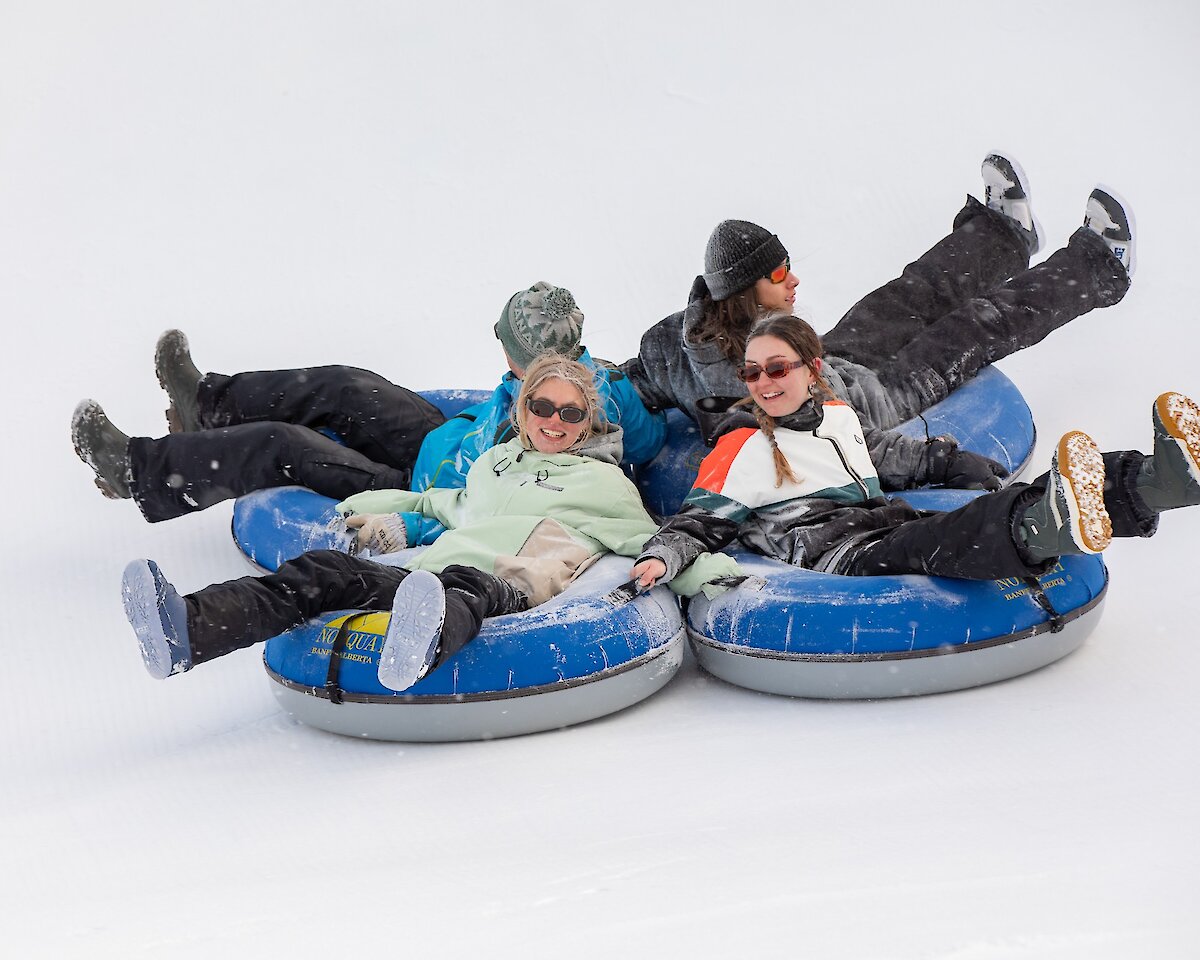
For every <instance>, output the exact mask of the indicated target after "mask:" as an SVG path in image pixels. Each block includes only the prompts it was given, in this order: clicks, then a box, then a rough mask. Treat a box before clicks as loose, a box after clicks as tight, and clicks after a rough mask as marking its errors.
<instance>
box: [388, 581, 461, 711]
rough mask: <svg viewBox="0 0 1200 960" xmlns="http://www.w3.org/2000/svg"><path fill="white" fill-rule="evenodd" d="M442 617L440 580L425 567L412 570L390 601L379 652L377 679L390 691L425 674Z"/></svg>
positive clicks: (409, 684) (407, 684) (411, 683)
mask: <svg viewBox="0 0 1200 960" xmlns="http://www.w3.org/2000/svg"><path fill="white" fill-rule="evenodd" d="M445 620H446V592H445V590H444V589H443V588H442V583H441V581H440V580H438V578H437V577H435V576H434V575H433V574H432V573H430V572H428V571H427V570H414V571H413V572H412V573H410V574H409V575H408V576H407V577H405V578H404V580H403V582H401V584H400V586H399V587H398V588H397V590H396V598H395V599H394V600H393V601H392V616H391V619H390V620H389V621H388V626H387V633H386V634H385V635H384V639H383V649H382V650H381V651H380V653H379V682H380V683H382V684H383V685H384V686H385V687H387V688H388V689H389V690H397V691H399V690H407V689H408V688H409V687H411V686H412V685H413V684H414V683H416V682H417V681H418V680H420V679H421V678H422V677H423V676H425V674H426V672H427V671H428V670H429V665H430V663H431V661H432V653H433V651H434V650H435V649H436V646H437V641H438V640H439V639H440V638H441V633H442V624H443V623H444V622H445Z"/></svg>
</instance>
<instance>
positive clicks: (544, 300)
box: [496, 280, 583, 370]
mask: <svg viewBox="0 0 1200 960" xmlns="http://www.w3.org/2000/svg"><path fill="white" fill-rule="evenodd" d="M582 335H583V312H582V311H581V310H580V309H579V307H577V306H576V305H575V298H574V297H573V296H571V291H570V290H568V289H567V288H566V287H556V286H554V284H552V283H546V281H545V280H539V281H538V282H537V283H535V284H534V285H533V286H532V287H530V288H529V289H528V290H518V291H517V292H516V293H514V294H513V295H512V296H511V297H510V298H509V300H508V303H506V304H505V305H504V310H503V311H502V312H501V314H500V320H499V322H498V323H497V324H496V338H497V339H498V340H499V341H500V343H501V344H503V346H504V352H505V353H507V354H508V357H509V359H510V360H512V362H513V363H514V364H516V365H517V366H518V367H520V368H521V369H522V370H525V369H527V368H528V367H529V365H530V364H531V363H533V361H534V358H535V357H537V355H538V354H540V353H545V352H546V351H549V350H553V351H554V352H555V353H561V354H563V355H564V356H567V357H570V358H571V359H572V360H575V359H578V357H579V355H580V354H581V353H583V347H582V346H580V344H579V338H580V337H581V336H582Z"/></svg>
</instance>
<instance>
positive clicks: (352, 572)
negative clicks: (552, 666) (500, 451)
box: [183, 550, 525, 664]
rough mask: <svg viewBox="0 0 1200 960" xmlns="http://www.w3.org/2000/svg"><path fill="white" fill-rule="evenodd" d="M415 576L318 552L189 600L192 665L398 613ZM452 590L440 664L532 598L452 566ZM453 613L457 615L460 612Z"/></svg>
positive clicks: (447, 576) (448, 575) (446, 576)
mask: <svg viewBox="0 0 1200 960" xmlns="http://www.w3.org/2000/svg"><path fill="white" fill-rule="evenodd" d="M408 574H409V571H408V570H405V569H404V568H402V567H389V566H385V565H384V564H382V563H375V562H373V561H371V560H363V559H360V558H358V557H351V556H348V555H347V554H344V553H340V552H338V551H336V550H314V551H313V552H311V553H306V554H303V555H302V556H300V557H297V558H296V559H295V560H289V561H288V562H287V563H284V564H282V565H281V566H280V567H279V569H278V570H277V571H276V572H275V573H272V574H268V575H267V576H265V577H242V578H241V579H239V580H230V581H229V582H228V583H218V584H214V585H213V586H211V587H205V588H204V589H203V590H200V591H198V592H196V593H192V594H188V595H187V596H185V597H184V598H183V600H184V603H185V604H186V605H187V612H188V617H187V619H188V638H189V640H190V642H191V647H192V663H193V664H196V663H203V662H204V661H206V660H213V659H215V658H217V657H221V656H224V655H225V654H227V653H231V652H233V651H234V650H240V649H242V648H243V647H249V646H252V645H253V644H256V643H260V642H262V641H264V640H268V639H270V638H271V637H273V636H276V635H277V634H280V633H283V632H284V631H285V630H289V629H291V628H292V627H295V626H297V625H298V624H301V623H303V622H304V621H305V620H308V619H311V618H312V617H315V616H318V615H320V614H322V613H329V612H332V611H336V610H351V609H362V610H390V609H391V606H392V601H393V600H394V599H395V596H396V589H397V587H399V586H400V584H401V583H402V582H403V580H404V578H405V577H407V576H408ZM437 577H438V579H439V580H441V581H442V584H443V586H444V587H445V588H446V590H447V594H446V602H447V611H446V623H447V626H450V625H451V624H453V628H452V629H443V631H442V650H441V652H440V653H439V656H438V662H439V663H440V662H441V661H442V660H444V659H447V658H449V657H450V656H452V655H453V654H455V653H457V652H458V651H459V650H460V649H462V647H463V646H465V645H466V644H467V643H468V642H469V641H470V640H471V639H472V638H474V637H475V635H476V634H478V633H479V629H480V627H481V626H482V623H483V620H484V618H485V617H498V616H501V615H503V614H507V613H517V612H519V611H520V610H523V609H525V607H524V599H525V598H524V596H523V595H522V594H520V593H519V592H517V591H516V590H514V589H513V588H512V587H511V586H509V585H508V584H507V583H506V582H505V581H503V580H501V579H500V578H499V577H494V576H492V575H491V574H489V573H484V572H483V571H482V570H477V569H475V568H474V567H466V566H460V565H457V564H452V565H450V566H448V567H446V569H445V570H443V571H442V572H441V573H439V574H437ZM452 608H453V609H452Z"/></svg>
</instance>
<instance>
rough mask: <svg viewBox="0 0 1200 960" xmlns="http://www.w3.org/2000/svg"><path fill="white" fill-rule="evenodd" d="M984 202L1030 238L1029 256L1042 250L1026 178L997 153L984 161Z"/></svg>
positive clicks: (1011, 159) (1011, 161) (1002, 155)
mask: <svg viewBox="0 0 1200 960" xmlns="http://www.w3.org/2000/svg"><path fill="white" fill-rule="evenodd" d="M981 172H982V174H983V202H984V204H986V205H987V207H988V208H989V209H991V210H995V211H996V212H997V213H1002V214H1004V215H1005V216H1006V217H1010V218H1012V219H1013V220H1016V221H1017V223H1018V224H1020V226H1021V229H1022V230H1024V231H1025V232H1026V234H1028V235H1029V236H1030V238H1031V242H1030V246H1029V255H1030V256H1033V255H1034V254H1035V253H1037V252H1038V251H1039V250H1040V249H1041V248H1042V233H1041V224H1039V223H1038V222H1037V218H1036V217H1035V216H1034V215H1033V207H1032V206H1031V203H1032V198H1031V197H1030V195H1029V178H1028V177H1027V176H1025V171H1024V170H1022V169H1021V165H1020V164H1019V163H1017V161H1016V160H1014V159H1013V158H1012V157H1009V156H1006V155H1005V154H1003V153H1001V152H1000V151H999V150H993V151H992V152H991V153H989V154H988V155H987V156H986V157H984V158H983V167H982V170H981Z"/></svg>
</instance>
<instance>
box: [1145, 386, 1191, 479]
mask: <svg viewBox="0 0 1200 960" xmlns="http://www.w3.org/2000/svg"><path fill="white" fill-rule="evenodd" d="M1154 408H1155V412H1156V413H1157V415H1158V419H1159V421H1160V422H1161V423H1162V425H1163V429H1164V430H1165V431H1166V432H1167V436H1169V437H1170V438H1171V439H1172V440H1174V441H1175V442H1176V443H1177V444H1179V449H1180V451H1181V452H1182V453H1183V455H1184V457H1185V458H1186V459H1187V462H1188V470H1189V471H1190V472H1191V475H1192V482H1193V483H1197V484H1200V405H1197V404H1196V401H1195V400H1193V399H1191V397H1185V396H1184V395H1183V394H1182V393H1173V392H1171V393H1164V394H1162V396H1160V397H1159V398H1158V399H1157V400H1155V401H1154Z"/></svg>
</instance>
